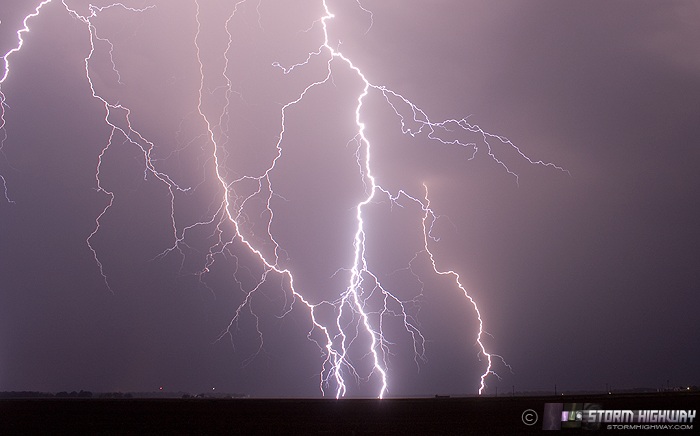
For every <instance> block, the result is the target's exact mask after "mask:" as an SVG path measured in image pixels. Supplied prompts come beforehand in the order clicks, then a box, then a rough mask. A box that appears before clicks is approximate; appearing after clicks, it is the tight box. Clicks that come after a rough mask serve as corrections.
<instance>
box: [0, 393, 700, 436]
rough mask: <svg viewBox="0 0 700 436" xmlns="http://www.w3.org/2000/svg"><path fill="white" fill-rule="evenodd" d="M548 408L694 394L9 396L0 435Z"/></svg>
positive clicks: (202, 430) (402, 423)
mask: <svg viewBox="0 0 700 436" xmlns="http://www.w3.org/2000/svg"><path fill="white" fill-rule="evenodd" d="M546 403H594V404H597V405H600V406H601V407H602V408H603V409H624V410H637V409H662V410H664V409H698V408H700V407H699V406H700V393H698V392H687V393H686V392H676V393H658V394H628V395H623V394H619V395H575V396H561V395H559V396H532V397H521V396H516V397H510V396H503V397H498V398H494V397H481V398H478V397H464V398H461V397H458V398H456V397H452V398H413V399H384V400H376V399H342V400H331V399H194V398H192V399H79V398H76V399H56V398H47V399H9V400H0V434H3V435H4V434H100V435H103V434H119V435H124V434H129V435H132V434H139V435H140V434H149V435H150V434H169V435H173V434H188V435H196V434H242V435H251V434H284V435H413V434H415V435H451V434H493V435H511V434H513V435H518V434H540V433H542V432H543V430H542V428H543V427H542V420H543V414H544V410H545V404H546ZM528 410H530V411H534V412H535V413H536V414H537V420H536V421H535V422H534V423H533V424H532V425H526V424H525V423H524V422H523V421H524V415H523V414H524V412H526V411H528ZM527 419H530V420H532V419H533V415H532V414H530V415H529V416H527V417H525V420H527ZM694 427H695V428H694V429H693V430H690V431H680V432H678V431H675V432H672V433H673V434H697V433H698V430H700V428H698V427H700V426H699V425H698V423H696V424H695V426H694ZM562 431H564V432H565V433H568V434H573V433H586V434H595V433H597V431H593V432H590V431H585V430H581V429H578V430H577V429H562ZM599 431H602V432H606V431H608V430H606V429H605V428H601V429H600V430H599ZM547 433H548V434H552V433H549V432H547ZM623 433H625V434H633V433H634V434H636V432H631V431H623ZM643 434H668V432H666V433H664V432H660V431H654V430H650V431H644V432H643Z"/></svg>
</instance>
